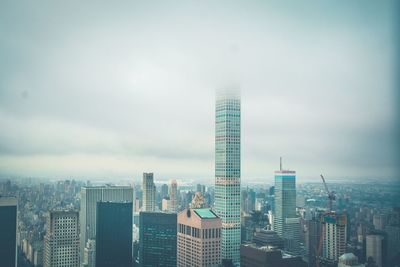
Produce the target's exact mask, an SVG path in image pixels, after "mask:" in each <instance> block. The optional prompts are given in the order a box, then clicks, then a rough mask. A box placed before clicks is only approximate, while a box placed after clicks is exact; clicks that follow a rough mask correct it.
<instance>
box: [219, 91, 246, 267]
mask: <svg viewBox="0 0 400 267" xmlns="http://www.w3.org/2000/svg"><path fill="white" fill-rule="evenodd" d="M215 211H216V213H217V215H218V217H220V218H221V220H222V233H221V259H230V260H232V261H233V263H234V264H236V265H239V264H240V243H241V237H240V96H239V95H238V94H237V93H226V92H225V93H223V94H217V99H216V107H215Z"/></svg>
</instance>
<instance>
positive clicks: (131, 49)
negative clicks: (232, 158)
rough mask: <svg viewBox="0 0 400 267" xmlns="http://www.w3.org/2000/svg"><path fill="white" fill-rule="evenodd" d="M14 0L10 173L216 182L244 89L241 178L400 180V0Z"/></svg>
mask: <svg viewBox="0 0 400 267" xmlns="http://www.w3.org/2000/svg"><path fill="white" fill-rule="evenodd" d="M55 2H56V1H48V2H44V1H1V2H0V175H1V176H9V175H11V176H31V177H49V178H57V179H61V178H71V177H73V178H84V179H98V178H110V179H117V178H118V179H119V178H132V177H134V178H137V179H139V178H140V176H141V173H142V172H144V171H146V172H154V173H155V176H156V179H168V178H177V179H192V180H195V181H200V180H208V181H212V180H213V176H214V106H215V90H216V89H218V88H227V87H228V88H229V87H231V86H240V88H241V96H242V181H243V182H247V181H254V180H258V181H262V180H265V181H266V180H271V179H272V177H273V176H272V175H273V171H274V170H275V169H277V168H278V167H279V156H283V157H284V167H286V168H289V169H293V170H296V171H297V174H298V177H299V179H300V180H301V179H319V178H318V175H319V174H320V173H321V172H322V173H324V174H325V176H326V177H332V178H352V179H362V178H366V177H382V178H385V179H386V178H393V177H395V175H397V174H398V172H397V171H398V160H397V158H396V156H395V153H396V151H397V150H396V149H397V147H396V145H397V143H396V142H395V141H396V138H397V139H398V134H399V133H398V132H397V137H396V128H395V120H396V116H398V114H396V111H397V110H396V109H397V108H398V106H397V103H396V97H395V86H396V85H395V84H394V82H395V75H396V68H395V63H396V60H395V57H396V54H395V53H396V49H398V42H397V41H398V40H397V39H396V38H395V37H396V36H395V34H394V32H395V30H396V28H395V27H396V21H395V9H396V8H397V7H398V6H397V7H396V6H395V4H394V3H395V1H292V2H291V3H290V4H289V2H286V3H283V2H284V1H276V2H269V1H268V3H265V2H267V1H259V2H257V1H242V2H232V1H226V2H224V1H209V2H208V1H160V2H154V1H140V2H139V1H126V2H123V1H121V2H119V1H117V2H116V1H105V2H107V3H99V2H91V1H62V4H61V2H58V3H55Z"/></svg>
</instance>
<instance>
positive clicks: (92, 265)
mask: <svg viewBox="0 0 400 267" xmlns="http://www.w3.org/2000/svg"><path fill="white" fill-rule="evenodd" d="M95 257H96V241H95V240H92V239H89V240H88V241H87V242H86V246H85V250H84V252H83V259H82V263H81V266H82V267H96V258H95Z"/></svg>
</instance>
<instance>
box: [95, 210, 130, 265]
mask: <svg viewBox="0 0 400 267" xmlns="http://www.w3.org/2000/svg"><path fill="white" fill-rule="evenodd" d="M132 217H133V216H132V203H131V202H130V203H117V202H98V203H97V220H96V223H97V225H96V267H109V266H113V267H128V266H132V225H133V223H132Z"/></svg>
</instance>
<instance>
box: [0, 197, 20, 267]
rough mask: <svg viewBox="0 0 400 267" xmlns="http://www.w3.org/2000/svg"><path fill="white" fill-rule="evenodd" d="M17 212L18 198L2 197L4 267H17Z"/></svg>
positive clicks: (0, 247) (0, 260)
mask: <svg viewBox="0 0 400 267" xmlns="http://www.w3.org/2000/svg"><path fill="white" fill-rule="evenodd" d="M17 211H18V200H17V198H16V197H3V196H1V195H0V263H1V266H4V267H16V266H17Z"/></svg>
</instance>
